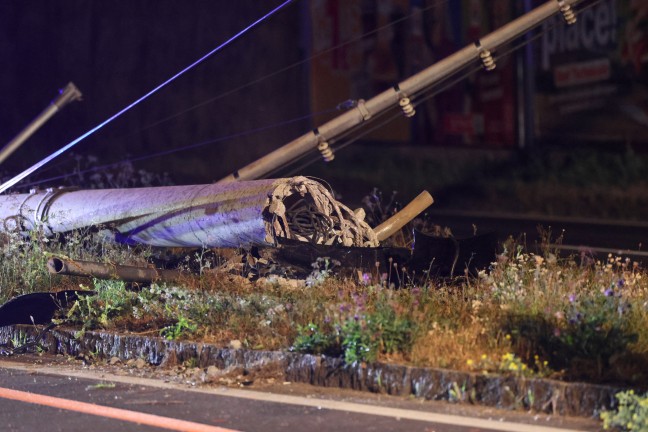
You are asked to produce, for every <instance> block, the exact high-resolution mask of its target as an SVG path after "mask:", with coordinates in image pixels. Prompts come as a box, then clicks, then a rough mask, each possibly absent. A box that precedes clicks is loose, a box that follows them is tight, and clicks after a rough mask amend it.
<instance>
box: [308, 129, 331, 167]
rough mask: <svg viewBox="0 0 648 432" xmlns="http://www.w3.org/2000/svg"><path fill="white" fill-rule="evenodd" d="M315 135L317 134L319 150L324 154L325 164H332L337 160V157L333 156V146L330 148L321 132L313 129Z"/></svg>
mask: <svg viewBox="0 0 648 432" xmlns="http://www.w3.org/2000/svg"><path fill="white" fill-rule="evenodd" d="M313 134H315V137H316V138H317V143H318V144H317V150H319V151H320V153H322V157H323V158H324V161H325V162H331V161H332V160H333V159H335V155H334V154H333V149H332V148H331V146H329V143H328V142H327V141H326V138H324V137H323V136H322V134H320V131H319V130H318V129H313Z"/></svg>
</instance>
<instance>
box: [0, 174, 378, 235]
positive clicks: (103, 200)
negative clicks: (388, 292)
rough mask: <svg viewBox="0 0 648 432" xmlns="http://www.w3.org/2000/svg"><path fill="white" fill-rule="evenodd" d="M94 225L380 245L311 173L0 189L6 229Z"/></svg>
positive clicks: (131, 231)
mask: <svg viewBox="0 0 648 432" xmlns="http://www.w3.org/2000/svg"><path fill="white" fill-rule="evenodd" d="M91 226H95V227H97V226H98V227H107V228H110V229H111V230H112V231H110V235H111V236H112V239H113V240H116V241H118V242H123V243H140V244H148V245H152V246H171V247H173V246H178V247H183V246H186V247H247V246H274V245H275V244H276V239H277V238H278V237H281V238H288V239H295V240H301V241H309V242H313V243H318V244H340V245H344V246H377V245H378V241H377V240H376V236H375V234H374V232H373V230H372V229H371V228H370V227H369V225H368V224H367V223H366V222H364V221H363V220H361V218H360V217H359V216H357V215H355V214H354V212H353V211H352V210H350V209H349V208H347V207H346V206H344V205H343V204H341V203H339V202H337V201H336V200H335V199H334V198H333V197H332V196H331V194H330V192H329V191H328V190H327V189H326V187H324V185H322V184H320V183H318V182H316V181H314V180H310V179H307V178H305V177H293V178H287V179H275V180H256V181H249V182H238V183H231V184H225V185H217V184H208V185H193V186H165V187H153V188H133V189H94V190H76V191H75V190H66V189H48V190H46V191H43V192H37V191H32V193H30V194H20V195H3V196H0V231H11V230H20V231H21V232H25V231H31V230H35V229H40V230H42V231H43V232H44V233H45V234H49V235H51V234H54V233H64V232H68V231H72V230H76V229H81V228H87V227H91Z"/></svg>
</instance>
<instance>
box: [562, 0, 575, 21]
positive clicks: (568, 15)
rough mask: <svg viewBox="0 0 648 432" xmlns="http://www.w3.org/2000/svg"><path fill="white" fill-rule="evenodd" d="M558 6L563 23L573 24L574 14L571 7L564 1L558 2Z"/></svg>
mask: <svg viewBox="0 0 648 432" xmlns="http://www.w3.org/2000/svg"><path fill="white" fill-rule="evenodd" d="M558 6H560V12H562V14H563V18H565V22H566V23H567V24H569V25H572V24H574V23H575V22H576V14H575V13H574V11H573V9H572V8H571V6H570V5H568V4H565V2H564V0H558Z"/></svg>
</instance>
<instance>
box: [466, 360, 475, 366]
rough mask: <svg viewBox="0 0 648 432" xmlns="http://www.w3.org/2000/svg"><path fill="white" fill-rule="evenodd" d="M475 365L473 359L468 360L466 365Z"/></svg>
mask: <svg viewBox="0 0 648 432" xmlns="http://www.w3.org/2000/svg"><path fill="white" fill-rule="evenodd" d="M473 363H474V362H473V361H472V359H468V360H466V364H467V365H468V366H472V365H473Z"/></svg>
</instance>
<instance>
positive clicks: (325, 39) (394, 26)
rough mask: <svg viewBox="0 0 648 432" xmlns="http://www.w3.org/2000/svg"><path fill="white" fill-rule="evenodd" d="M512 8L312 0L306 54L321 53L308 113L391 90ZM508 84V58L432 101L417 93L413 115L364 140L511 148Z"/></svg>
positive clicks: (430, 1) (475, 2) (496, 1)
mask: <svg viewBox="0 0 648 432" xmlns="http://www.w3.org/2000/svg"><path fill="white" fill-rule="evenodd" d="M513 3H514V2H513V1H512V0H491V1H488V2H485V1H482V0H461V1H451V2H439V1H438V0H313V1H312V2H311V6H310V17H311V24H312V40H311V50H312V53H313V54H317V53H323V54H321V55H317V56H316V57H314V58H313V59H312V60H311V71H310V79H311V104H312V110H313V111H314V112H322V111H326V110H327V109H330V108H331V107H335V106H336V104H338V103H340V102H341V101H344V100H347V99H360V98H363V99H369V98H371V97H372V96H374V95H376V94H378V93H380V92H382V91H384V90H386V89H388V88H390V87H391V86H393V85H395V84H397V83H398V82H399V81H402V80H403V79H405V78H407V77H409V76H411V75H413V74H415V73H416V72H419V71H420V70H422V69H424V68H426V67H428V66H430V65H432V64H433V63H434V62H435V61H437V60H440V59H442V58H445V57H446V56H448V55H450V54H452V53H454V52H455V51H457V50H458V49H460V48H461V47H462V46H464V45H466V44H468V43H470V42H472V41H473V40H474V39H476V38H477V37H479V35H484V34H486V33H488V32H490V31H491V30H492V29H494V28H496V27H498V26H500V25H503V24H504V23H506V22H508V21H509V20H510V19H511V18H512V13H511V10H512V7H513ZM349 41H351V42H349ZM345 42H349V43H345ZM336 47H337V48H336ZM515 82H516V79H515V65H514V61H513V60H512V59H504V60H503V61H502V62H501V63H500V64H498V68H497V69H496V70H495V71H494V72H493V73H489V74H486V73H481V72H480V73H477V74H476V75H473V76H471V77H470V78H469V79H468V80H463V81H461V82H459V83H457V84H456V85H453V86H451V87H449V88H448V89H446V90H444V91H443V92H441V93H439V94H436V95H435V96H434V97H429V96H430V95H422V96H421V97H419V98H418V99H417V100H415V102H416V103H418V106H417V108H416V109H417V115H416V116H414V117H413V118H412V119H411V120H407V119H405V118H399V119H398V120H396V121H394V122H392V123H390V124H388V125H386V126H385V127H383V128H381V129H380V130H377V131H375V132H373V133H372V134H370V135H369V136H368V139H372V140H382V141H389V142H399V143H408V144H414V145H450V144H454V145H457V144H458V145H466V146H468V145H479V146H484V145H487V146H511V145H514V143H515V127H516V126H515V110H516V107H515V93H516V86H515ZM323 119H325V117H321V118H320V119H318V121H319V120H323Z"/></svg>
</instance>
